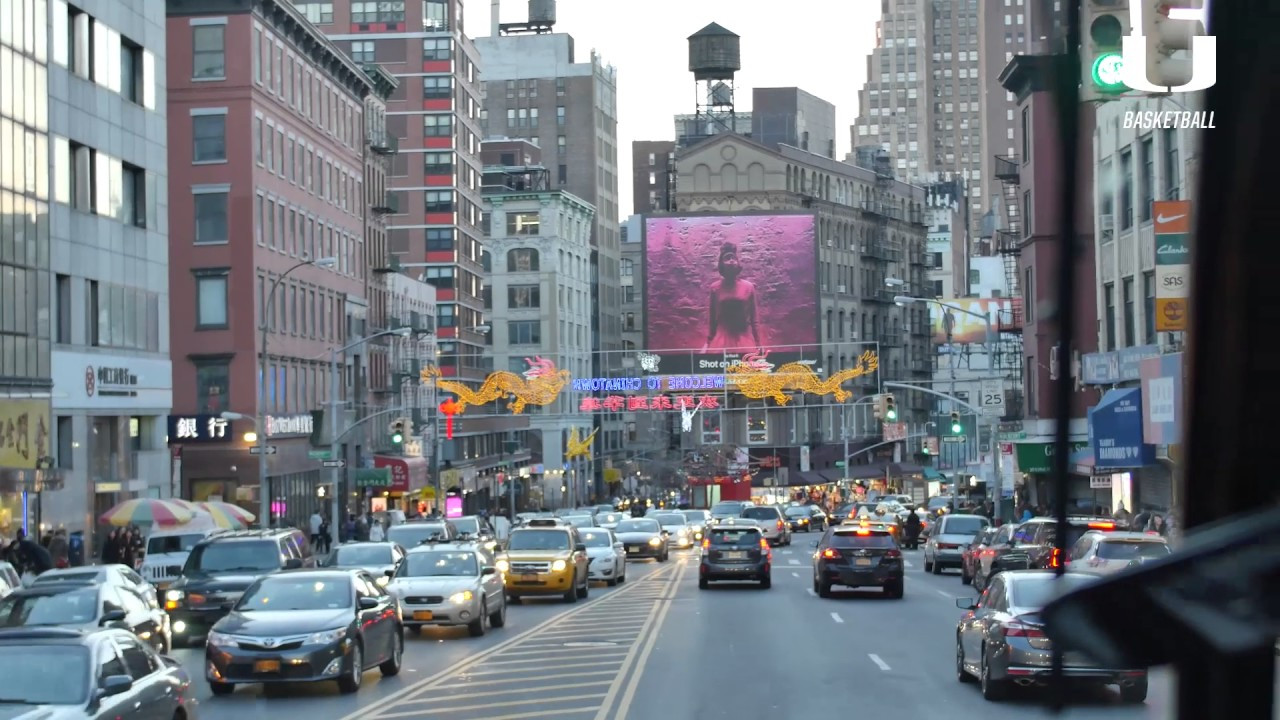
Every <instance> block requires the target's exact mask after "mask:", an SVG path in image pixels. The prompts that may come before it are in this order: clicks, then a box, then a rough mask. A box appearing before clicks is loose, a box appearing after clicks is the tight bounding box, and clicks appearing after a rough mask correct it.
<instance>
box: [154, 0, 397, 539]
mask: <svg viewBox="0 0 1280 720" xmlns="http://www.w3.org/2000/svg"><path fill="white" fill-rule="evenodd" d="M188 7H189V6H188V4H187V3H183V2H178V1H177V0H170V2H169V16H168V47H170V48H183V49H184V50H183V52H176V53H170V54H169V56H168V63H167V68H168V77H169V98H168V130H169V139H170V153H169V187H170V193H169V195H170V203H169V227H170V233H169V243H170V244H169V247H170V263H169V287H170V291H171V293H172V295H173V297H176V298H188V299H189V300H188V301H186V302H182V303H177V302H175V303H173V304H172V311H171V314H170V333H171V337H172V338H173V339H174V344H175V345H176V346H177V347H181V348H183V350H184V352H183V355H182V357H180V358H179V359H178V360H177V362H175V363H174V369H173V377H174V387H175V388H178V390H177V392H175V396H174V414H173V415H172V416H171V418H170V423H169V425H170V428H169V441H170V444H171V446H176V448H175V454H180V456H181V473H182V476H183V479H184V484H185V485H186V492H185V496H186V497H189V498H192V499H195V500H205V499H209V498H220V499H224V500H235V501H238V502H242V503H245V504H250V505H251V506H252V507H255V508H256V506H257V503H258V502H259V501H260V500H261V498H262V493H263V492H265V493H266V494H267V497H268V498H269V499H270V503H271V511H272V516H273V518H272V519H277V518H280V519H285V520H290V521H300V520H301V519H305V518H306V517H307V516H308V515H309V514H310V512H311V510H312V508H313V507H315V506H316V505H318V504H320V503H321V502H322V499H321V498H319V497H317V490H316V487H317V485H318V484H320V482H321V479H322V476H321V471H320V463H319V461H318V460H315V459H313V458H312V457H311V455H310V450H311V448H312V442H311V441H310V440H313V438H312V437H311V436H312V435H313V432H315V431H316V430H317V428H315V427H314V422H313V418H312V415H311V411H312V410H315V409H320V408H323V407H325V406H326V404H327V403H329V402H330V391H329V387H330V380H329V375H328V373H329V367H328V362H327V360H328V356H329V353H330V350H331V349H332V348H334V347H338V348H343V347H346V346H348V345H349V344H351V343H352V341H353V339H355V338H358V337H359V336H361V335H363V334H364V333H365V332H367V328H368V324H369V317H368V307H369V303H368V300H367V298H366V297H365V292H366V289H367V284H366V274H367V273H368V272H369V267H368V262H367V258H368V254H367V250H366V248H365V244H364V243H365V219H364V218H365V210H366V209H365V208H364V207H363V205H364V198H365V197H366V193H365V189H364V175H365V161H364V154H365V144H366V133H365V128H366V124H365V119H364V102H365V98H366V97H367V96H368V95H369V94H370V93H371V92H374V81H373V80H372V79H371V78H370V77H369V76H368V75H366V74H365V72H364V70H363V68H362V67H360V66H358V65H356V64H355V63H354V62H353V61H352V60H351V59H350V58H348V57H347V56H346V55H345V54H344V53H343V52H342V51H341V50H340V49H339V48H338V47H336V46H335V45H334V44H333V43H332V42H331V41H329V40H328V39H327V38H326V37H325V36H324V35H323V34H322V33H320V32H318V31H317V30H316V28H315V27H314V26H313V25H312V24H311V23H310V22H308V21H307V19H306V18H305V17H304V16H303V15H302V13H301V12H299V11H298V10H297V9H296V8H295V7H294V6H293V5H291V4H290V3H288V2H284V1H283V0H256V1H255V2H252V3H244V2H238V1H236V0H211V1H210V2H205V3H202V4H200V6H199V8H198V10H196V11H193V10H190V9H188ZM248 298H253V301H252V302H249V301H248ZM240 300H244V301H243V302H241V301H240ZM264 365H265V369H266V370H265V372H263V371H262V370H261V367H262V366H264ZM259 378H262V381H261V382H259ZM259 388H261V389H259ZM223 413H233V414H236V415H238V416H242V418H261V420H260V421H259V422H258V423H256V424H255V423H254V422H252V421H250V420H247V419H228V418H227V417H225V416H223ZM258 433H263V434H265V435H266V438H267V443H268V445H269V446H273V447H275V448H276V451H275V453H274V454H270V455H265V456H262V457H261V458H259V457H256V456H252V455H250V454H249V452H248V450H249V446H250V445H252V444H253V442H252V441H251V440H250V439H249V438H251V437H252V438H256V437H257V434H258ZM258 462H265V463H267V467H266V474H267V478H268V483H269V487H268V488H262V487H260V485H259V483H258V480H257V478H258V470H259V468H258V464H257V463H258ZM355 464H356V462H354V461H353V462H349V463H348V465H355ZM326 475H327V473H326ZM264 520H265V518H264Z"/></svg>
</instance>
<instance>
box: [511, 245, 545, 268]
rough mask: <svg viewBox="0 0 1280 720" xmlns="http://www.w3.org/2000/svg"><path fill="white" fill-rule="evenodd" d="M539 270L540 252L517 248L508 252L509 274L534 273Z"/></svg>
mask: <svg viewBox="0 0 1280 720" xmlns="http://www.w3.org/2000/svg"><path fill="white" fill-rule="evenodd" d="M536 270H538V251H537V250H534V249H533V248H516V249H515V250H508V251H507V272H533V271H536Z"/></svg>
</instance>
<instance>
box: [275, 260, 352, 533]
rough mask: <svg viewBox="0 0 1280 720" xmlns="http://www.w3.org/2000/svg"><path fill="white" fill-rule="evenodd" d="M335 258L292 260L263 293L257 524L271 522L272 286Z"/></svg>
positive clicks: (333, 263)
mask: <svg viewBox="0 0 1280 720" xmlns="http://www.w3.org/2000/svg"><path fill="white" fill-rule="evenodd" d="M337 262H338V259H337V258H333V257H323V258H317V259H315V260H303V261H301V262H298V263H295V264H294V265H293V266H292V267H290V268H289V269H288V270H285V271H284V272H282V273H280V275H279V276H278V277H276V279H275V280H273V281H272V282H271V290H270V291H269V292H268V293H267V305H266V307H265V308H263V312H262V343H261V348H260V350H259V352H260V353H261V354H260V355H259V357H258V407H257V415H256V416H255V425H256V426H257V429H258V524H259V525H261V526H262V527H264V528H265V527H269V526H270V524H271V492H270V488H269V487H268V486H267V457H268V456H267V423H266V415H267V413H266V405H267V369H268V364H267V340H268V338H269V337H270V335H269V331H270V328H271V320H272V319H274V317H275V304H276V290H277V289H279V287H280V283H281V282H282V281H283V280H284V279H285V278H287V277H289V275H290V273H292V272H293V271H294V270H297V269H298V268H300V267H303V266H304V265H315V266H316V267H326V268H327V267H333V266H334V265H336V264H337Z"/></svg>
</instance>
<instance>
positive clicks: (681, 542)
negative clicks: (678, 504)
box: [649, 512, 693, 550]
mask: <svg viewBox="0 0 1280 720" xmlns="http://www.w3.org/2000/svg"><path fill="white" fill-rule="evenodd" d="M649 517H651V518H653V519H654V520H657V521H658V524H660V525H662V531H663V532H665V533H667V545H669V546H671V547H673V548H676V549H678V550H688V549H689V548H691V547H693V528H692V527H690V526H689V521H688V520H686V519H685V517H684V515H682V514H680V513H678V512H660V513H654V514H653V515H650V516H649Z"/></svg>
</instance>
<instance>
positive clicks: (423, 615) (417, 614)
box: [413, 610, 434, 620]
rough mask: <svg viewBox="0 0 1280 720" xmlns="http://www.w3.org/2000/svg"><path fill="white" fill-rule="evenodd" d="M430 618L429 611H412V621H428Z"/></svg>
mask: <svg viewBox="0 0 1280 720" xmlns="http://www.w3.org/2000/svg"><path fill="white" fill-rule="evenodd" d="M432 617H434V616H433V615H432V614H431V611H430V610H414V611H413V619H414V620H430V619H431V618H432Z"/></svg>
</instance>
